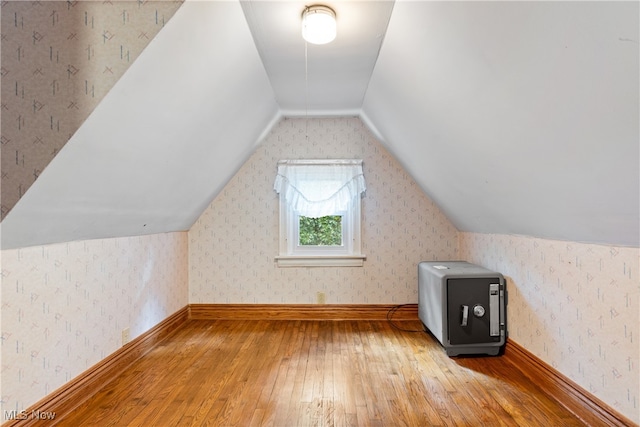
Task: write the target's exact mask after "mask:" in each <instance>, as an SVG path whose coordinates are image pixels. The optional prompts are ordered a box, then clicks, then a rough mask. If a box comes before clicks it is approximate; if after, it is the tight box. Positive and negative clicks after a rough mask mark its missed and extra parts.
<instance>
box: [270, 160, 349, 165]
mask: <svg viewBox="0 0 640 427" xmlns="http://www.w3.org/2000/svg"><path fill="white" fill-rule="evenodd" d="M361 164H362V159H289V160H279V161H278V165H361Z"/></svg>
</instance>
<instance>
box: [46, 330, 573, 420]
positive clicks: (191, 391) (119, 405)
mask: <svg viewBox="0 0 640 427" xmlns="http://www.w3.org/2000/svg"><path fill="white" fill-rule="evenodd" d="M395 325H396V326H398V325H399V326H400V328H403V329H410V330H421V329H422V326H421V324H420V322H419V321H403V322H396V324H395ZM503 359H504V357H457V358H449V357H447V356H446V354H445V353H444V350H443V349H442V347H441V346H440V345H439V343H438V342H437V341H436V340H435V339H434V338H433V337H432V336H431V335H429V334H428V333H425V332H409V331H405V330H401V329H399V328H398V327H394V325H393V324H390V323H389V322H386V321H368V320H367V321H312V320H190V321H188V322H187V323H186V324H185V326H184V327H182V328H180V329H179V330H177V331H176V332H175V333H174V334H173V335H171V336H170V337H169V338H168V339H167V340H165V341H163V342H162V343H161V344H159V345H158V346H157V347H155V348H154V349H153V350H152V351H150V352H149V353H148V354H147V355H145V356H144V357H143V358H142V359H140V360H138V361H136V362H135V363H134V364H133V365H131V366H130V367H129V368H128V369H127V370H126V371H125V372H123V373H122V374H121V375H120V376H119V377H118V378H116V379H114V380H113V381H111V382H109V383H108V384H106V385H105V386H104V387H103V389H102V390H101V391H100V392H99V393H97V394H96V395H95V396H93V397H92V398H90V399H89V400H88V401H87V402H85V403H84V404H82V405H81V406H80V407H78V408H77V409H76V410H75V411H73V412H72V413H71V414H70V415H69V416H67V417H66V418H64V419H61V420H59V423H57V424H56V425H57V426H74V427H75V426H101V427H104V426H275V427H289V426H291V427H297V426H385V427H386V426H393V427H395V426H421V427H423V426H547V427H551V426H563V427H565V426H581V425H584V424H583V423H581V422H580V420H579V419H577V418H576V417H574V416H573V415H572V414H571V413H569V412H568V411H567V410H566V409H564V408H563V407H562V406H560V405H559V404H557V403H556V402H555V401H553V400H551V399H550V398H548V397H547V396H546V395H545V394H543V393H542V392H541V391H540V390H539V389H538V388H537V387H536V386H535V384H532V383H531V382H530V381H529V380H528V379H527V377H525V376H524V375H523V373H522V372H520V370H518V369H517V368H516V367H515V366H513V365H512V364H510V363H507V362H506V361H505V360H503Z"/></svg>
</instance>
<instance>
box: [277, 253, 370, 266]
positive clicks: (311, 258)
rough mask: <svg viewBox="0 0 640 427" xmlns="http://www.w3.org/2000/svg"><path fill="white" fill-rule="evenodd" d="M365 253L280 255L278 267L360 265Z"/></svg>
mask: <svg viewBox="0 0 640 427" xmlns="http://www.w3.org/2000/svg"><path fill="white" fill-rule="evenodd" d="M366 258H367V257H366V255H329V256H318V255H307V256H303V255H280V256H277V257H276V264H277V265H278V267H362V266H363V265H364V260H365V259H366Z"/></svg>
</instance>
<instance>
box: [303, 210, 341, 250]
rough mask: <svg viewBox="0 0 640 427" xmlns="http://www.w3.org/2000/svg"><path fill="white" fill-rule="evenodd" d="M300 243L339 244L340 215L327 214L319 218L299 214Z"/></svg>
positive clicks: (309, 244)
mask: <svg viewBox="0 0 640 427" xmlns="http://www.w3.org/2000/svg"><path fill="white" fill-rule="evenodd" d="M300 245H302V246H341V245H342V216H340V215H328V216H323V217H320V218H309V217H306V216H300Z"/></svg>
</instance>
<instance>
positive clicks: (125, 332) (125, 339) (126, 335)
mask: <svg viewBox="0 0 640 427" xmlns="http://www.w3.org/2000/svg"><path fill="white" fill-rule="evenodd" d="M130 340H131V335H130V332H129V328H124V329H123V330H122V345H125V344H127V343H128V342H129V341H130Z"/></svg>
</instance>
